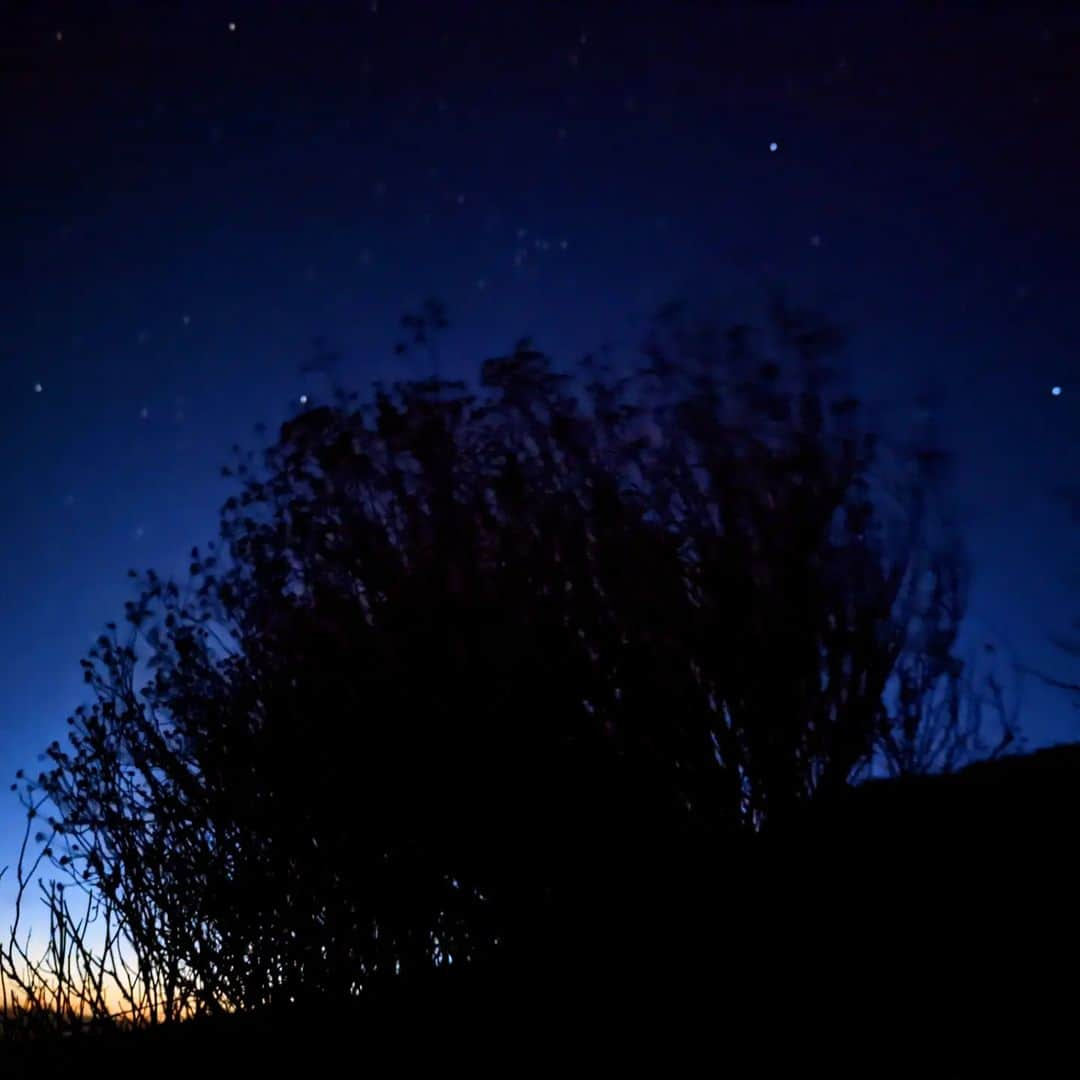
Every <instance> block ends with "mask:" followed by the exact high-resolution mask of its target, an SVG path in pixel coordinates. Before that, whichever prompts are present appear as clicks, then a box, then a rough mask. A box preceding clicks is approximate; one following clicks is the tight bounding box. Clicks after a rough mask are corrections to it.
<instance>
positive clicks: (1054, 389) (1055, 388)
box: [1050, 386, 1061, 397]
mask: <svg viewBox="0 0 1080 1080" xmlns="http://www.w3.org/2000/svg"><path fill="white" fill-rule="evenodd" d="M1050 393H1051V394H1053V395H1054V397H1061V387H1060V386H1052V387H1050Z"/></svg>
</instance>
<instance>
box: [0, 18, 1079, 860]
mask: <svg viewBox="0 0 1080 1080" xmlns="http://www.w3.org/2000/svg"><path fill="white" fill-rule="evenodd" d="M847 7H848V10H846V11H844V10H842V9H834V8H833V7H832V6H831V5H827V4H819V5H813V6H812V9H811V5H805V4H779V3H770V4H760V5H754V6H748V7H745V8H743V9H740V10H736V11H734V12H733V11H731V10H728V9H729V5H727V4H720V3H716V4H700V3H699V4H691V3H676V2H672V3H667V4H663V3H637V2H628V3H614V2H611V3H575V4H569V3H558V2H555V0H513V2H512V3H501V4H495V3H486V2H477V3H466V2H453V0H438V2H436V0H432V2H429V3H421V2H415V0H377V2H375V0H362V2H360V0H354V2H351V3H347V4H346V3H322V2H316V0H310V2H304V3H300V2H299V0H296V2H290V3H278V2H260V3H235V4H228V3H224V2H221V0H215V2H213V3H209V2H208V3H187V4H182V5H180V4H166V3H158V2H150V0H139V2H137V3H136V2H128V3H120V2H112V3H109V2H106V0H94V2H93V3H67V4H61V3H52V2H49V0H38V2H34V3H18V4H16V3H12V4H7V5H5V6H4V9H3V14H0V123H2V128H0V133H2V146H3V152H2V160H3V165H2V166H0V195H2V210H0V283H2V289H0V371H2V374H3V380H4V392H3V395H2V396H0V460H2V461H3V462H4V468H3V469H2V471H0V498H2V504H3V506H4V507H5V515H4V517H3V520H2V525H0V610H2V618H0V769H7V770H8V773H9V774H13V773H14V771H15V770H16V768H19V767H20V766H26V767H30V768H34V767H35V763H36V755H37V754H38V753H39V752H40V751H41V750H43V749H44V747H45V746H46V745H47V744H48V742H49V741H50V740H51V739H53V738H55V737H61V736H62V732H63V731H64V719H65V717H66V716H67V715H68V714H69V713H70V712H71V710H72V709H73V708H74V707H75V706H76V705H78V704H80V703H81V702H84V701H88V700H89V697H88V695H87V694H86V693H84V689H83V685H82V682H81V671H80V669H79V665H78V661H79V659H80V658H81V657H82V656H83V655H85V651H86V649H87V648H88V647H89V645H90V644H91V643H92V640H93V638H94V637H95V636H96V635H97V634H98V633H99V632H100V631H101V628H102V626H103V624H104V623H105V622H107V621H108V620H110V619H114V618H116V619H120V617H121V616H122V614H123V602H124V600H126V599H129V598H131V597H132V595H133V594H132V593H131V592H130V591H129V582H128V580H127V578H126V576H125V574H126V571H127V569H128V567H131V566H137V567H139V568H143V569H145V568H147V567H150V566H153V567H155V568H157V569H158V570H160V571H164V572H170V571H171V572H181V571H182V570H183V568H184V567H185V566H186V561H187V560H186V558H185V556H186V553H187V551H188V550H189V549H190V547H191V545H192V544H193V543H203V542H204V541H205V540H206V539H208V538H210V537H211V536H213V535H214V534H215V533H216V522H217V509H218V507H219V506H220V504H221V502H222V501H223V500H224V498H225V497H226V495H227V494H228V492H229V491H230V490H231V489H230V488H228V487H227V486H226V485H227V483H228V481H225V480H223V479H221V478H220V477H219V475H218V470H219V466H220V465H222V464H224V463H226V462H227V461H228V459H229V457H230V451H229V448H230V446H231V445H232V443H234V442H241V443H243V444H245V445H251V443H252V427H253V425H254V424H255V422H257V421H259V420H263V421H266V422H268V423H269V424H270V425H271V427H272V428H273V427H274V426H275V425H276V424H277V423H278V422H280V420H281V419H283V418H284V417H285V416H286V415H287V411H288V410H289V409H290V407H291V406H290V403H295V402H296V401H297V399H298V398H299V396H300V395H301V394H302V393H309V394H311V395H313V396H315V397H317V395H318V394H319V392H320V391H321V390H322V389H324V387H323V386H322V385H320V384H319V383H318V382H317V381H315V382H313V381H312V379H311V376H303V375H301V373H300V366H301V364H302V363H303V362H304V361H305V360H307V359H308V358H309V356H310V354H311V340H312V338H314V337H316V336H319V335H321V336H324V337H325V338H326V339H327V340H328V342H329V343H330V344H332V345H333V346H335V347H336V348H339V349H340V350H342V351H343V353H344V356H345V365H344V368H343V372H344V374H345V375H346V376H347V378H348V379H349V381H350V382H351V383H352V384H353V385H354V387H356V388H358V389H366V388H367V385H368V383H369V381H370V380H371V379H372V378H377V377H393V375H394V374H395V372H396V371H400V372H401V374H403V375H406V374H409V372H408V370H403V369H401V368H400V367H399V365H398V362H396V360H395V357H394V356H393V355H392V346H393V343H394V341H395V340H397V337H398V331H397V322H398V318H399V316H400V315H401V313H402V312H403V311H404V310H406V309H408V308H410V307H412V306H414V305H415V304H417V303H418V302H419V301H420V300H422V299H423V298H424V297H426V296H428V295H432V294H435V295H438V296H440V297H441V298H443V299H444V300H445V302H446V303H447V306H448V309H449V315H450V319H451V324H452V325H451V330H450V331H449V333H448V334H447V336H446V340H445V351H446V356H447V368H448V369H450V370H451V372H452V373H459V374H466V373H467V374H469V375H471V374H472V373H473V372H474V371H475V370H476V369H477V366H478V364H479V362H480V361H481V360H482V359H483V358H484V357H486V356H489V355H494V354H495V353H497V352H498V351H501V350H503V349H505V348H507V347H508V346H509V345H511V344H512V342H513V341H514V340H516V339H517V338H518V337H520V336H521V335H523V334H533V335H534V336H535V339H536V341H537V344H538V345H539V346H540V347H542V348H544V349H546V350H547V351H549V352H551V353H552V354H553V355H555V356H556V357H558V358H560V359H562V360H564V361H566V362H568V363H569V362H572V361H573V360H576V359H577V358H578V357H579V356H580V355H581V354H582V353H583V352H585V351H586V350H588V349H590V348H592V347H594V346H596V345H598V344H601V343H603V342H605V341H608V342H612V343H614V344H616V345H623V346H630V345H632V344H633V343H634V341H635V339H636V336H637V333H638V328H639V327H640V324H641V319H642V316H644V315H646V314H648V313H649V312H650V311H651V310H653V309H654V308H655V307H656V306H657V304H659V303H660V302H661V301H663V300H666V299H669V298H671V297H676V296H689V297H702V296H708V295H715V296H718V297H720V298H721V300H722V301H723V304H724V306H723V310H724V311H725V312H729V313H730V317H731V319H732V320H733V321H734V320H744V319H752V318H755V317H757V316H758V314H759V312H760V309H761V301H762V298H763V295H764V293H763V286H764V285H765V284H766V283H769V282H777V283H782V284H784V285H786V286H787V288H788V291H789V294H790V295H791V297H792V298H793V299H794V300H796V301H798V302H800V303H803V304H807V305H810V306H815V305H816V306H820V307H821V309H822V310H823V311H824V312H825V313H826V314H828V315H830V316H831V317H833V318H835V319H838V320H840V321H842V322H843V323H845V324H846V325H848V326H849V327H850V328H851V331H852V344H851V348H850V352H849V359H850V362H851V364H852V366H853V368H854V371H855V376H856V380H857V384H858V385H859V386H860V388H862V389H863V390H864V391H865V393H866V395H867V396H868V397H869V398H874V399H878V400H880V401H883V402H885V403H886V405H888V406H889V407H890V408H894V409H896V410H899V415H901V416H902V415H904V412H903V410H904V409H905V408H907V407H909V406H910V403H911V402H912V400H913V399H914V397H915V395H916V394H918V393H920V392H922V391H926V390H932V391H933V392H934V393H935V394H936V395H937V396H938V398H939V400H940V402H941V404H940V406H939V409H940V422H941V425H942V428H943V430H944V432H945V436H946V441H947V443H948V445H949V446H950V447H951V449H952V450H954V451H955V453H956V455H957V463H956V476H957V482H958V493H959V499H960V505H961V508H962V510H963V515H964V522H965V524H966V529H967V535H968V538H969V541H970V544H971V547H972V549H973V553H974V557H975V562H976V572H977V575H978V577H977V582H976V587H975V592H974V595H973V597H972V605H971V607H972V614H973V618H972V622H971V635H972V640H976V639H978V640H982V639H983V638H991V637H992V638H993V639H994V640H996V641H998V642H1001V643H1003V644H1005V645H1007V646H1011V648H1012V649H1013V650H1014V651H1015V653H1016V654H1017V656H1018V658H1019V659H1021V660H1022V661H1023V662H1025V663H1028V664H1032V665H1035V666H1039V665H1041V666H1044V667H1048V668H1052V669H1053V670H1054V671H1055V672H1057V673H1058V674H1059V675H1064V674H1066V673H1067V667H1066V664H1065V660H1064V658H1059V657H1058V655H1057V654H1056V653H1055V651H1054V650H1053V648H1052V647H1051V646H1049V645H1048V644H1047V643H1046V640H1045V636H1046V634H1047V633H1049V632H1052V631H1054V630H1060V629H1062V628H1064V627H1065V626H1066V625H1067V624H1068V622H1069V620H1070V619H1071V618H1072V617H1074V616H1075V615H1077V614H1080V589H1078V583H1077V580H1076V577H1075V573H1076V571H1075V566H1076V564H1077V562H1078V560H1077V557H1076V556H1077V532H1076V528H1075V526H1074V525H1071V524H1070V522H1069V519H1068V516H1067V513H1066V511H1065V509H1064V508H1063V507H1059V506H1058V505H1057V504H1056V503H1055V502H1054V500H1053V499H1052V498H1051V493H1052V491H1053V490H1054V488H1055V487H1056V486H1059V485H1063V484H1065V483H1068V482H1076V481H1078V480H1080V359H1078V357H1080V318H1078V316H1077V314H1076V313H1078V312H1080V275H1078V269H1077V252H1078V251H1080V199H1078V197H1077V192H1078V191H1080V168H1078V166H1080V149H1078V143H1077V138H1076V115H1077V113H1076V110H1077V107H1078V106H1080V19H1077V18H1065V17H1062V16H1058V15H1041V14H1039V13H1038V12H1037V11H1036V10H1033V5H1025V6H1024V9H1023V10H1022V11H1021V10H1020V5H1016V8H1015V9H1010V8H1008V7H1007V6H1004V5H992V4H989V3H987V4H984V5H979V6H972V9H973V10H975V11H976V13H972V11H969V12H968V13H966V14H949V13H943V12H942V11H940V10H936V9H938V8H940V7H941V5H924V4H899V3H897V4H875V5H866V7H867V8H870V7H872V8H873V9H874V13H873V14H872V15H870V14H867V13H866V12H865V11H863V12H860V13H855V14H852V11H851V9H850V5H848V6H847ZM1013 10H1015V11H1016V12H1017V13H1015V14H1014V13H1011V12H1012V11H1013ZM773 146H775V149H774V148H773ZM1055 386H1057V387H1060V388H1061V392H1060V393H1059V394H1057V395H1055V394H1054V393H1053V392H1052V388H1053V387H1055ZM1070 574H1072V575H1073V576H1072V578H1070ZM1023 716H1024V720H1025V726H1026V732H1027V737H1028V740H1029V742H1030V743H1031V744H1034V745H1039V744H1043V743H1048V742H1053V741H1060V740H1065V739H1073V738H1077V737H1078V736H1080V732H1078V731H1077V729H1076V726H1075V724H1076V719H1075V717H1076V714H1075V713H1074V711H1073V710H1072V709H1071V708H1070V706H1069V703H1068V701H1067V700H1066V699H1064V698H1063V697H1061V696H1059V695H1058V694H1056V693H1055V692H1053V691H1050V690H1047V689H1045V688H1042V687H1040V686H1039V685H1037V684H1034V683H1032V684H1030V685H1029V686H1028V687H1027V691H1026V698H1025V708H1024V713H1023ZM5 794H6V792H5ZM9 797H10V800H11V802H10V806H9V807H8V808H6V809H5V808H4V806H3V805H0V865H3V864H4V863H6V862H8V861H10V859H11V858H13V857H14V855H15V854H16V853H17V847H16V845H17V838H18V836H19V835H21V827H22V818H21V811H20V810H19V807H18V805H17V803H16V802H15V796H14V795H11V796H9ZM9 851H10V852H11V854H10V856H9V854H8V852H9Z"/></svg>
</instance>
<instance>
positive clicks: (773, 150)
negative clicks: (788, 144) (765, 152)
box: [769, 142, 780, 154]
mask: <svg viewBox="0 0 1080 1080" xmlns="http://www.w3.org/2000/svg"><path fill="white" fill-rule="evenodd" d="M779 149H780V144H779V143H774V142H771V143H769V153H770V154H775V153H776V151H777V150H779Z"/></svg>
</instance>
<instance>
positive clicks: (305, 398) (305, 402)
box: [300, 394, 308, 405]
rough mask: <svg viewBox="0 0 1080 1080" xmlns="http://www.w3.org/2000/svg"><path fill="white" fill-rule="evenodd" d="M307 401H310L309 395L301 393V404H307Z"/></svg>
mask: <svg viewBox="0 0 1080 1080" xmlns="http://www.w3.org/2000/svg"><path fill="white" fill-rule="evenodd" d="M307 403H308V396H307V394H301V395H300V404H301V405H306V404H307Z"/></svg>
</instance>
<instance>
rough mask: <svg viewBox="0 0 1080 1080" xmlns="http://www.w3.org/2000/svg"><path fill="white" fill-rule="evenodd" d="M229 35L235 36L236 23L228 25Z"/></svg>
mask: <svg viewBox="0 0 1080 1080" xmlns="http://www.w3.org/2000/svg"><path fill="white" fill-rule="evenodd" d="M229 33H230V34H235V33H236V23H234V22H231V23H229Z"/></svg>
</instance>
